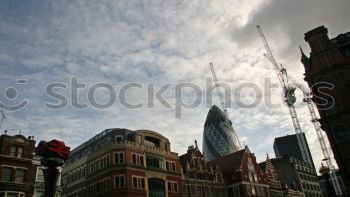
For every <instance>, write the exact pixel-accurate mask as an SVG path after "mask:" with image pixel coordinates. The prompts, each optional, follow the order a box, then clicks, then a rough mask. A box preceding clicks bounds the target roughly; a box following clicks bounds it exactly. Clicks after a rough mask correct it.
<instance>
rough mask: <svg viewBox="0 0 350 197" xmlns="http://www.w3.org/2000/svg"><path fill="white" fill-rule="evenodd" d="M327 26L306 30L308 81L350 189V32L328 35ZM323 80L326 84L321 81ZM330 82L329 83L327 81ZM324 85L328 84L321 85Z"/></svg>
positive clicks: (335, 155) (303, 59) (303, 57)
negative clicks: (329, 36)
mask: <svg viewBox="0 0 350 197" xmlns="http://www.w3.org/2000/svg"><path fill="white" fill-rule="evenodd" d="M327 33H328V30H327V28H325V27H324V26H320V27H317V28H315V29H313V30H311V31H309V32H307V33H305V41H306V42H308V44H309V46H310V48H311V53H310V57H307V56H306V55H305V54H304V53H302V58H301V61H302V63H303V64H304V67H305V81H307V83H308V85H309V86H310V87H311V88H312V90H313V95H314V97H313V100H314V102H315V103H316V104H317V108H318V112H319V114H320V116H321V119H320V123H321V126H322V129H323V130H324V131H325V132H326V134H327V137H328V139H329V142H330V145H331V148H332V150H333V153H334V157H335V159H336V161H337V164H338V166H339V169H340V173H341V174H342V176H343V180H344V183H345V184H346V186H347V190H348V193H349V190H350V187H349V183H350V148H349V147H350V103H349V100H350V81H349V76H350V66H349V65H350V32H348V33H344V34H340V35H338V36H337V37H335V38H333V39H329V38H328V35H327ZM320 82H323V84H320ZM326 83H327V84H326ZM321 86H324V87H325V88H323V89H319V90H317V89H318V88H320V87H321Z"/></svg>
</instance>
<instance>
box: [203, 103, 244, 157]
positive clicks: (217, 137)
mask: <svg viewBox="0 0 350 197" xmlns="http://www.w3.org/2000/svg"><path fill="white" fill-rule="evenodd" d="M240 149H241V147H240V143H239V140H238V137H237V134H236V132H235V131H234V129H233V127H232V123H231V121H230V120H229V119H228V118H227V117H226V115H225V114H224V112H223V111H222V110H221V109H220V108H219V107H217V106H216V105H214V106H213V107H212V108H211V109H210V110H209V112H208V115H207V119H206V121H205V125H204V132H203V154H204V158H205V160H206V161H211V160H214V159H216V158H218V157H221V156H224V155H228V154H230V153H233V152H236V151H238V150H240Z"/></svg>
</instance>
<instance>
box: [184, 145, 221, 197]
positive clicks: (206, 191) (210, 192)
mask: <svg viewBox="0 0 350 197" xmlns="http://www.w3.org/2000/svg"><path fill="white" fill-rule="evenodd" d="M180 162H181V165H182V196H183V197H190V196H198V197H199V196H201V197H226V188H225V184H224V180H223V175H222V172H221V170H220V169H219V168H218V167H213V166H211V165H209V164H207V163H206V162H205V160H204V157H203V155H202V153H201V152H200V150H199V149H198V146H197V142H196V145H195V146H189V147H188V150H187V153H186V154H183V155H181V156H180Z"/></svg>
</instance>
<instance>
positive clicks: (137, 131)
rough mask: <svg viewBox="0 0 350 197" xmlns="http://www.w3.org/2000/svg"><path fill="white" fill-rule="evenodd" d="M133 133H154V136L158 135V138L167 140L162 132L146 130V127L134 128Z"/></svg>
mask: <svg viewBox="0 0 350 197" xmlns="http://www.w3.org/2000/svg"><path fill="white" fill-rule="evenodd" d="M135 133H151V134H153V135H156V136H158V137H160V138H163V139H165V140H167V141H169V139H168V138H166V137H164V136H163V135H162V134H160V133H157V132H155V131H151V130H147V129H139V130H135Z"/></svg>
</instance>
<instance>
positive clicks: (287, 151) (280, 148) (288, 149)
mask: <svg viewBox="0 0 350 197" xmlns="http://www.w3.org/2000/svg"><path fill="white" fill-rule="evenodd" d="M301 136H302V137H303V138H304V140H305V142H306V147H307V151H308V153H309V155H310V157H311V161H312V167H313V168H315V165H314V163H313V159H312V156H311V153H310V149H309V144H308V142H307V140H306V137H305V133H303V134H302V135H301ZM273 149H274V151H275V155H276V157H277V158H278V157H281V156H283V155H288V156H290V157H294V158H296V159H299V160H302V161H304V159H303V156H302V153H301V150H300V146H299V143H298V138H297V136H296V134H293V135H286V136H283V137H277V138H275V141H274V143H273Z"/></svg>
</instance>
